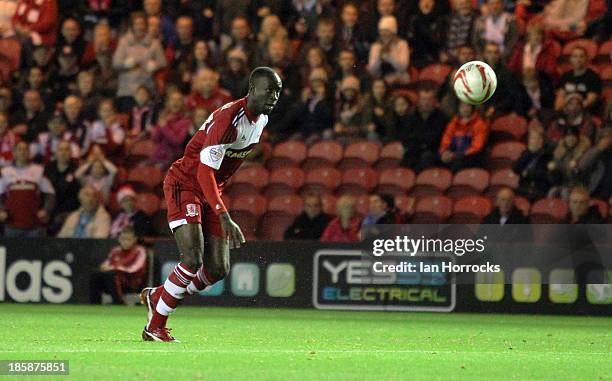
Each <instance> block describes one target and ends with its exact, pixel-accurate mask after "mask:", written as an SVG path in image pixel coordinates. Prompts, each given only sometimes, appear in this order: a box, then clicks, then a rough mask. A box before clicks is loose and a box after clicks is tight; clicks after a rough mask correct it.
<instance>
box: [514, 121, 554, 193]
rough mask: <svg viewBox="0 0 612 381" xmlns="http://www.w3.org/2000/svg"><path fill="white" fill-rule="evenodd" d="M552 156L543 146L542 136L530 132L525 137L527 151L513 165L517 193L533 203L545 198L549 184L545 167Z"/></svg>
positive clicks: (535, 131)
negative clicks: (516, 180) (517, 180)
mask: <svg viewBox="0 0 612 381" xmlns="http://www.w3.org/2000/svg"><path fill="white" fill-rule="evenodd" d="M551 159H552V154H551V152H550V150H549V149H548V147H546V145H545V144H544V135H543V134H542V133H541V132H540V131H537V130H531V131H530V132H529V135H528V136H527V149H526V150H525V151H523V153H522V154H521V156H520V157H519V158H518V160H517V161H516V162H515V163H514V164H513V166H512V170H513V171H514V173H516V174H517V175H518V176H519V179H520V180H519V187H518V193H519V194H520V195H521V196H523V197H526V198H527V199H528V200H529V201H531V202H533V201H535V200H538V199H540V198H543V197H544V196H546V193H547V192H548V189H550V186H551V183H550V178H549V176H548V170H547V165H548V163H549V162H550V160H551Z"/></svg>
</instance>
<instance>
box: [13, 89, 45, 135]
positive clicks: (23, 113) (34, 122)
mask: <svg viewBox="0 0 612 381" xmlns="http://www.w3.org/2000/svg"><path fill="white" fill-rule="evenodd" d="M47 120H49V113H48V112H47V110H46V109H45V104H44V103H43V101H42V98H41V96H40V93H39V92H38V91H36V90H27V91H26V92H25V94H24V95H23V110H20V111H19V112H17V114H16V115H15V119H14V122H13V123H14V128H13V131H14V132H15V133H16V134H17V135H19V136H20V137H21V138H22V139H23V140H25V141H27V142H31V141H33V140H34V138H36V136H38V134H39V133H40V132H43V131H44V130H45V129H46V128H47Z"/></svg>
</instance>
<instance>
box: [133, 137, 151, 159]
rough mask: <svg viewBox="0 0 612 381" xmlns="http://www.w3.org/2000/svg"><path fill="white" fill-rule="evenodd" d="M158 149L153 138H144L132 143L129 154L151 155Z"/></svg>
mask: <svg viewBox="0 0 612 381" xmlns="http://www.w3.org/2000/svg"><path fill="white" fill-rule="evenodd" d="M156 151H157V144H156V143H155V142H154V141H153V140H149V139H143V140H139V141H137V142H135V143H134V144H133V145H132V147H131V148H130V151H129V152H128V156H129V155H135V156H144V157H151V156H153V154H154V153H155V152H156Z"/></svg>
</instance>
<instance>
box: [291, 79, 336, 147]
mask: <svg viewBox="0 0 612 381" xmlns="http://www.w3.org/2000/svg"><path fill="white" fill-rule="evenodd" d="M327 81H328V77H327V73H326V72H325V70H323V69H321V68H319V69H315V70H313V71H312V72H311V73H310V81H309V82H310V86H308V87H305V88H304V89H303V90H302V98H301V101H300V102H299V103H298V104H297V106H296V109H295V110H293V115H294V117H295V125H294V128H295V133H296V135H298V136H300V137H302V138H305V139H306V142H307V143H312V142H314V141H317V140H320V139H322V138H325V139H329V138H331V136H332V131H331V126H333V124H334V111H333V105H332V103H331V101H330V96H329V95H328V89H327Z"/></svg>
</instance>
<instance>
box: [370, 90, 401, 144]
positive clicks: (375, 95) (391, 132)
mask: <svg viewBox="0 0 612 381" xmlns="http://www.w3.org/2000/svg"><path fill="white" fill-rule="evenodd" d="M367 101H368V106H367V107H368V108H369V109H370V113H371V114H372V123H374V128H375V132H376V134H377V135H378V136H379V137H380V138H381V139H382V140H383V141H391V140H395V139H396V138H397V131H396V129H395V128H396V126H395V119H394V115H393V110H392V104H391V97H390V96H389V94H388V92H387V84H386V83H385V81H384V80H382V79H376V80H374V82H372V90H371V91H370V94H369V97H368V100H367Z"/></svg>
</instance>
